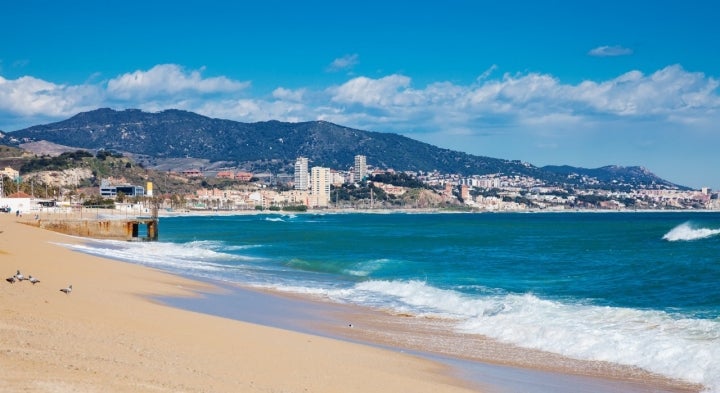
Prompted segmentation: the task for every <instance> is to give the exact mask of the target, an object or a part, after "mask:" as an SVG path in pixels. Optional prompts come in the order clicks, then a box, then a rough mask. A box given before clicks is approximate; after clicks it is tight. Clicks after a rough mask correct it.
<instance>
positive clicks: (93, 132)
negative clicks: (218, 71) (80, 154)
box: [2, 108, 676, 188]
mask: <svg viewBox="0 0 720 393" xmlns="http://www.w3.org/2000/svg"><path fill="white" fill-rule="evenodd" d="M6 136H10V137H11V138H7V137H6V138H3V139H2V140H5V139H12V140H16V141H22V142H37V141H48V142H52V143H55V144H59V145H64V146H69V147H73V148H82V149H92V150H96V149H106V150H112V151H118V152H124V153H130V154H132V155H140V156H146V157H150V158H151V160H162V159H171V158H174V159H177V158H195V159H198V158H200V159H206V160H208V161H209V162H223V165H225V166H236V167H239V168H243V169H246V170H252V171H271V172H275V173H282V172H284V173H292V171H293V164H294V162H295V159H296V158H297V157H300V156H302V157H307V158H308V159H309V160H310V162H311V165H312V166H325V167H330V168H337V169H347V168H350V167H351V166H352V165H353V159H354V156H355V155H358V154H362V155H365V156H366V157H367V162H368V164H369V165H372V166H375V167H378V168H392V169H395V170H400V171H425V172H430V171H434V170H437V171H439V172H442V173H451V174H459V175H463V176H470V175H483V174H493V173H502V174H506V175H520V176H532V177H534V178H537V179H541V180H543V181H544V182H546V183H548V184H572V185H578V184H582V181H583V179H584V178H585V177H586V176H592V177H593V178H596V179H598V180H599V179H602V181H601V183H602V184H606V185H609V186H612V185H616V184H618V182H622V183H623V184H625V183H626V182H627V181H632V182H633V183H632V185H633V186H638V185H639V186H651V185H653V186H663V187H670V188H675V187H676V185H674V184H672V183H669V182H667V181H665V180H663V179H660V178H658V177H657V176H655V175H653V174H652V173H650V172H648V171H645V170H638V169H636V168H635V167H632V168H623V167H614V166H613V167H604V168H598V169H594V170H587V169H583V168H574V167H545V168H539V167H536V166H533V165H530V164H528V163H523V162H520V161H515V160H512V161H511V160H503V159H498V158H491V157H483V156H475V155H470V154H467V153H462V152H457V151H452V150H448V149H442V148H439V147H436V146H433V145H430V144H427V143H423V142H419V141H416V140H413V139H410V138H407V137H404V136H401V135H398V134H393V133H381V132H370V131H363V130H357V129H353V128H348V127H343V126H340V125H336V124H332V123H329V122H325V121H309V122H301V123H286V122H280V121H266V122H258V123H242V122H236V121H231V120H222V119H213V118H209V117H205V116H201V115H198V114H196V113H192V112H187V111H181V110H175V109H171V110H165V111H162V112H158V113H149V112H143V111H141V110H138V109H127V110H123V111H115V110H112V109H107V108H104V109H97V110H93V111H90V112H83V113H79V114H77V115H75V116H73V117H71V118H70V119H67V120H63V121H60V122H57V123H51V124H45V125H38V126H33V127H29V128H26V129H23V130H19V131H15V132H12V133H9V134H6Z"/></svg>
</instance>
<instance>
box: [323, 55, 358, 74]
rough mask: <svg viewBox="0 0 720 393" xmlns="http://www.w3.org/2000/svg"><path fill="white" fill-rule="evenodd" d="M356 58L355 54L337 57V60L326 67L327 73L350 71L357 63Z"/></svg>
mask: <svg viewBox="0 0 720 393" xmlns="http://www.w3.org/2000/svg"><path fill="white" fill-rule="evenodd" d="M358 58H359V56H358V54H357V53H354V54H352V55H345V56H343V57H339V58H337V59H335V60H333V62H332V63H330V65H329V66H328V67H327V71H329V72H337V71H343V70H348V69H352V68H353V67H355V65H356V64H357V63H358Z"/></svg>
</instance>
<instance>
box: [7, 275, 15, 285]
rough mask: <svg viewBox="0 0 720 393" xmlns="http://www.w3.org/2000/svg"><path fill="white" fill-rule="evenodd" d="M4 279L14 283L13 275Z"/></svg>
mask: <svg viewBox="0 0 720 393" xmlns="http://www.w3.org/2000/svg"><path fill="white" fill-rule="evenodd" d="M5 281H7V282H9V283H10V284H15V276H11V277H8V278H6V279H5Z"/></svg>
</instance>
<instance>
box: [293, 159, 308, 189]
mask: <svg viewBox="0 0 720 393" xmlns="http://www.w3.org/2000/svg"><path fill="white" fill-rule="evenodd" d="M309 188H310V176H309V173H308V159H307V158H306V157H298V158H297V160H295V189H296V190H303V191H305V190H308V189H309Z"/></svg>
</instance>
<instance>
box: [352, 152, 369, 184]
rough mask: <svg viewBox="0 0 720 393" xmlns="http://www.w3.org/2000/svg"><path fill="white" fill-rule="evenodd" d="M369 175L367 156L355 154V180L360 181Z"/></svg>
mask: <svg viewBox="0 0 720 393" xmlns="http://www.w3.org/2000/svg"><path fill="white" fill-rule="evenodd" d="M366 177H367V157H365V156H362V155H357V156H355V166H354V167H353V180H355V181H356V182H360V181H362V180H363V179H365V178H366Z"/></svg>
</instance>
